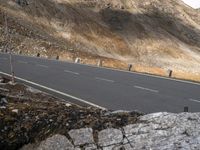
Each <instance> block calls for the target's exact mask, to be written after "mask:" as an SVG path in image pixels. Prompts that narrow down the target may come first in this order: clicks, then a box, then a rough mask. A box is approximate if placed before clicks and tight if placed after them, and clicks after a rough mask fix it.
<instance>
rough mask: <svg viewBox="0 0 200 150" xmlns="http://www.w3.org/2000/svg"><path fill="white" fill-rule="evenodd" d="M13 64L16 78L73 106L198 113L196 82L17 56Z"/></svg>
mask: <svg viewBox="0 0 200 150" xmlns="http://www.w3.org/2000/svg"><path fill="white" fill-rule="evenodd" d="M13 64H14V72H15V75H16V76H17V77H19V78H22V79H25V80H27V81H30V82H29V84H31V83H35V85H33V86H36V87H37V85H41V86H42V87H38V88H39V89H41V90H44V91H47V92H50V93H54V94H55V95H56V96H59V97H62V98H66V97H67V95H70V96H71V101H72V102H75V103H80V104H84V101H79V100H85V101H87V102H88V103H87V104H94V105H97V106H100V107H102V108H107V109H111V110H139V111H142V112H145V113H152V112H160V111H167V112H183V108H184V107H185V106H188V107H189V111H190V112H199V111H200V84H198V83H192V82H185V81H178V80H169V79H166V78H160V77H156V76H149V75H144V74H138V73H130V72H123V71H118V70H111V69H106V68H98V67H93V66H87V65H81V64H74V63H69V62H62V61H56V60H49V59H41V58H36V57H26V56H18V55H13ZM0 72H4V73H7V74H10V69H9V55H8V54H2V53H0ZM43 87H48V89H51V90H48V89H47V88H46V89H45V88H43ZM52 90H55V91H58V92H56V93H55V92H54V91H52ZM59 92H60V94H59ZM63 93H64V94H65V95H63ZM73 96H74V97H76V98H77V99H74V98H73Z"/></svg>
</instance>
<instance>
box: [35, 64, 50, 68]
mask: <svg viewBox="0 0 200 150" xmlns="http://www.w3.org/2000/svg"><path fill="white" fill-rule="evenodd" d="M36 66H38V67H43V68H49V67H48V66H45V65H40V64H37V65H36Z"/></svg>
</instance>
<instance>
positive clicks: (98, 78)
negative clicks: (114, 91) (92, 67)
mask: <svg viewBox="0 0 200 150" xmlns="http://www.w3.org/2000/svg"><path fill="white" fill-rule="evenodd" d="M95 79H97V80H102V81H106V82H111V83H114V82H115V81H113V80H109V79H104V78H100V77H96V78H95Z"/></svg>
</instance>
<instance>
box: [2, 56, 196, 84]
mask: <svg viewBox="0 0 200 150" xmlns="http://www.w3.org/2000/svg"><path fill="white" fill-rule="evenodd" d="M0 54H4V55H5V54H6V53H3V52H0ZM7 55H8V54H7ZM12 55H15V56H20V57H25V58H28V57H29V58H35V59H41V60H49V61H55V62H63V63H70V64H76V63H74V62H71V61H64V60H59V61H58V60H54V59H49V58H42V57H35V56H28V55H17V54H12ZM76 65H77V64H76ZM78 65H82V66H88V67H91V68H101V69H106V70H112V71H119V72H124V73H129V74H137V75H141V76H146V77H153V78H158V79H164V80H171V81H175V82H182V83H187V84H193V85H200V83H198V82H195V81H187V80H181V79H176V78H169V77H165V76H159V75H153V74H147V73H146V74H145V73H141V72H131V71H126V70H120V69H115V68H107V67H104V66H102V67H97V66H94V65H89V64H78Z"/></svg>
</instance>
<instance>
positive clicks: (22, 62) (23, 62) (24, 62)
mask: <svg viewBox="0 0 200 150" xmlns="http://www.w3.org/2000/svg"><path fill="white" fill-rule="evenodd" d="M17 62H18V63H21V64H28V62H26V61H21V60H19V61H17Z"/></svg>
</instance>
